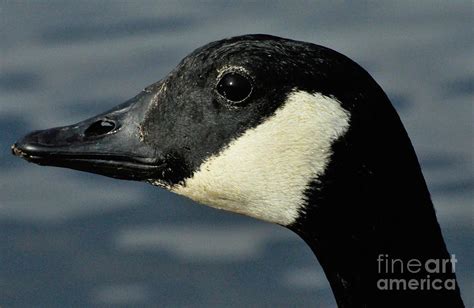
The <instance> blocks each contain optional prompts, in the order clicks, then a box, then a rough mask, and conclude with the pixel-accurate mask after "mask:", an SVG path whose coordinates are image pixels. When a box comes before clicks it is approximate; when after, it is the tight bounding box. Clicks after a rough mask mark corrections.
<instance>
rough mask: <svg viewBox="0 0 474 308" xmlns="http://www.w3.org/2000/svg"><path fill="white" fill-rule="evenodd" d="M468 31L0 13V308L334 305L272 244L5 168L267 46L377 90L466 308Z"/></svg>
mask: <svg viewBox="0 0 474 308" xmlns="http://www.w3.org/2000/svg"><path fill="white" fill-rule="evenodd" d="M230 3H232V4H230ZM473 16H474V15H473V4H472V1H456V0H453V1H347V2H344V1H329V0H328V1H311V2H310V1H308V2H295V1H286V2H283V1H282V2H278V1H271V2H259V3H253V2H243V3H236V2H229V3H224V2H223V1H219V2H181V3H180V2H178V1H168V2H163V1H161V2H160V1H152V2H143V1H140V2H138V1H128V2H125V1H113V2H107V1H97V2H93V1H84V2H79V1H70V2H68V1H42V2H39V1H35V2H34V1H5V0H1V1H0V19H1V20H0V33H1V40H0V46H1V58H0V60H1V74H0V306H2V307H86V306H87V307H102V306H103V307H105V306H130V307H140V306H172V307H184V306H186V307H209V306H227V307H241V306H242V305H245V306H272V307H273V306H301V307H303V306H313V307H314V306H316V307H317V306H320V307H331V306H335V302H334V299H333V296H332V293H331V291H330V289H329V285H328V283H327V282H326V278H325V277H324V273H323V272H322V270H321V268H320V266H319V264H318V263H317V261H316V259H315V257H314V256H313V255H312V253H311V251H310V249H309V248H308V247H307V246H306V245H305V244H304V243H303V241H302V240H301V239H299V238H298V237H297V236H296V235H294V234H292V233H291V232H290V231H288V230H286V229H283V228H281V227H278V226H276V225H270V224H267V223H263V222H259V221H255V220H253V219H250V218H246V217H241V216H238V215H234V214H230V213H225V212H220V211H217V210H213V209H210V208H207V207H204V206H199V205H196V204H193V202H191V201H189V200H186V199H184V198H181V197H178V196H175V195H172V194H170V193H167V192H165V191H163V190H161V189H158V188H156V187H152V186H149V185H146V184H143V183H134V182H122V181H117V180H113V179H108V178H105V177H100V176H96V175H92V174H86V173H81V172H75V171H72V170H66V169H57V168H44V167H38V166H36V165H32V164H27V163H26V162H24V161H22V160H20V159H17V158H14V157H13V156H12V155H11V154H10V145H11V144H12V143H13V142H14V141H15V140H16V139H18V138H19V137H20V136H22V135H23V134H25V133H27V132H29V131H31V130H34V129H42V128H48V127H52V126H61V125H66V124H71V123H74V122H78V121H80V120H82V119H85V118H87V117H90V116H92V115H95V114H97V113H99V112H101V111H105V110H107V109H109V108H111V107H113V106H115V105H117V104H119V103H121V102H123V101H125V100H127V99H128V98H130V97H132V96H134V95H135V94H136V93H138V92H139V91H140V90H141V89H143V88H144V87H145V86H147V85H149V84H151V83H153V82H155V81H157V80H159V79H161V78H162V77H163V76H165V74H167V73H168V72H169V71H170V70H171V69H172V68H173V67H174V66H175V65H176V64H177V63H178V61H179V60H180V59H182V58H183V57H184V56H186V55H187V54H188V53H189V52H191V51H192V50H193V49H195V48H197V47H199V46H201V45H203V44H205V43H208V42H210V41H213V40H217V39H221V38H224V37H228V36H234V35H239V34H246V33H269V34H274V35H278V36H283V37H288V38H293V39H298V40H304V41H310V42H314V43H318V44H321V45H325V46H328V47H330V48H333V49H336V50H338V51H339V52H342V53H343V54H345V55H347V56H349V57H350V58H352V59H354V60H355V61H356V62H358V63H360V64H361V65H362V66H363V67H364V68H366V69H367V70H368V71H369V72H370V74H371V75H372V76H373V77H374V78H375V79H376V80H377V81H378V82H379V83H380V84H381V86H382V88H384V89H385V91H386V92H387V94H388V96H389V97H390V99H391V100H392V102H393V104H394V105H395V107H396V109H397V110H398V112H399V113H400V116H401V118H402V121H403V122H404V124H405V126H406V128H407V130H408V133H409V135H410V136H411V139H412V142H413V144H414V146H415V149H416V151H417V153H418V156H419V159H420V162H421V165H422V167H423V171H424V174H425V176H426V180H427V182H428V185H429V188H430V190H431V193H432V196H433V200H434V204H435V208H436V210H437V214H438V218H439V221H440V224H441V227H442V229H443V232H444V236H445V239H446V242H447V245H448V247H449V250H450V252H451V253H454V254H456V257H457V259H458V260H459V261H458V264H457V266H456V270H457V275H458V278H459V284H460V287H461V290H462V294H463V297H464V301H465V303H466V306H468V307H472V305H474V294H473V292H472V290H474V284H473V281H474V271H473V270H472V269H473V268H474V264H473V263H474V262H473V260H474V253H473V234H474V232H473V231H474V230H473V229H474V227H473V217H474V216H473V202H472V200H473V191H474V177H473V173H472V171H473V169H472V167H473V164H472V153H473V152H472V151H473V126H472V119H473V106H472V102H473V98H474V95H473V94H474V69H473V65H472V63H473V62H472V60H473V57H472V55H473V47H474V46H473V45H474V44H473V37H474V36H473V23H474V18H473ZM407 214H409V213H407Z"/></svg>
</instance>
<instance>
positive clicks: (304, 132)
mask: <svg viewBox="0 0 474 308" xmlns="http://www.w3.org/2000/svg"><path fill="white" fill-rule="evenodd" d="M12 151H13V153H14V154H15V155H17V156H20V157H22V158H24V159H26V160H28V161H30V162H34V163H37V164H40V165H50V166H58V167H66V168H72V169H77V170H81V171H87V172H92V173H97V174H101V175H105V176H109V177H114V178H119V179H127V180H136V181H145V182H149V183H151V184H153V185H156V186H159V187H162V188H165V189H168V190H170V191H172V192H175V193H177V194H181V195H184V196H187V197H189V198H191V199H193V200H195V201H197V202H199V203H203V204H206V205H209V206H212V207H215V208H219V209H224V210H227V211H231V212H236V213H240V214H244V215H248V216H251V217H254V218H258V219H261V220H265V221H269V222H273V223H276V224H280V225H283V226H285V227H287V228H289V229H291V230H293V231H294V232H296V233H297V234H299V235H300V236H301V237H302V238H303V239H304V240H305V241H306V242H307V243H308V245H310V246H311V248H312V250H313V252H314V253H315V255H316V256H317V258H318V260H319V262H320V264H321V266H322V267H323V269H324V271H325V274H326V276H327V278H328V280H329V283H330V285H331V288H332V290H333V292H334V295H335V297H336V301H337V304H338V306H339V307H389V306H390V307H392V306H393V307H401V306H402V305H405V306H408V307H435V306H436V307H463V303H462V299H461V297H460V292H459V288H458V286H457V283H456V280H455V274H454V266H455V263H454V260H452V257H451V256H450V255H449V254H448V251H447V249H446V246H445V244H444V241H443V238H442V235H441V230H440V227H439V225H438V222H437V220H436V216H435V212H434V208H433V205H432V202H431V199H430V195H429V192H428V189H427V186H426V184H425V181H424V178H423V175H422V173H421V170H420V166H419V164H418V160H417V157H416V155H415V152H414V150H413V147H412V145H411V143H410V140H409V138H408V136H407V133H406V131H405V129H404V128H403V125H402V123H401V121H400V119H399V117H398V115H397V113H396V111H395V110H394V108H393V107H392V105H391V104H390V101H389V99H388V98H387V96H386V95H385V93H384V92H383V90H382V89H381V88H380V87H379V86H378V85H377V83H376V82H375V81H374V80H373V79H372V78H371V77H370V75H369V74H368V73H367V72H366V71H365V70H364V69H363V68H361V67H360V66H359V65H358V64H356V63H355V62H353V61H352V60H350V59H348V58H347V57H345V56H343V55H341V54H339V53H337V52H335V51H333V50H331V49H328V48H325V47H322V46H318V45H315V44H311V43H306V42H299V41H293V40H288V39H283V38H278V37H274V36H269V35H245V36H239V37H233V38H229V39H224V40H221V41H217V42H212V43H209V44H207V45H205V46H203V47H201V48H199V49H197V50H195V51H194V52H192V53H191V54H190V55H189V56H187V57H186V58H185V59H183V60H182V61H181V63H180V64H179V65H178V66H177V67H176V69H174V70H173V71H172V72H171V73H170V74H169V75H168V76H166V77H165V78H164V79H162V80H160V81H158V82H157V83H155V84H153V85H151V86H149V87H147V88H146V89H144V90H143V91H142V92H141V93H139V94H138V95H137V96H135V97H134V98H132V99H130V100H129V101H127V102H125V103H124V104H122V105H119V106H117V107H116V108H114V109H112V110H110V111H108V112H105V113H102V114H100V115H98V116H96V117H93V118H90V119H88V120H85V121H83V122H80V123H77V124H74V125H71V126H66V127H59V128H52V129H48V130H42V131H35V132H32V133H30V134H28V135H27V136H25V137H24V138H23V139H21V140H20V141H18V142H17V143H16V144H14V145H13V146H12ZM393 260H395V261H396V262H398V261H399V262H398V263H402V264H405V265H407V264H409V263H410V262H413V263H412V269H415V270H410V268H407V267H404V268H401V267H400V264H398V263H397V264H398V265H397V264H396V265H397V268H396V269H400V270H393V268H391V267H390V266H388V265H393V264H392V263H393ZM397 260H398V261H397ZM411 260H415V261H411ZM430 260H435V261H436V260H437V261H443V262H444V264H447V267H446V268H445V270H444V271H441V270H439V271H431V269H432V268H431V267H430V266H423V265H425V264H431V263H430V262H431V261H430ZM446 260H448V262H446ZM417 262H418V263H420V265H419V266H416V264H415V263H417ZM389 269H392V271H390V270H389ZM390 279H392V280H393V279H395V281H396V283H397V284H402V283H403V282H407V281H408V283H409V285H408V286H407V287H406V290H400V289H393V288H392V287H391V286H388V285H387V283H388V282H387V281H392V280H390ZM402 280H403V281H402ZM422 280H424V281H425V284H426V286H425V287H424V288H423V287H420V284H421V283H422V282H421V281H422ZM410 281H415V282H413V284H411V282H410ZM426 281H429V282H426ZM434 281H436V284H435V283H434ZM448 283H449V284H448ZM415 284H416V288H412V287H413V286H415ZM430 286H431V288H430ZM439 286H442V287H441V288H438V287H439Z"/></svg>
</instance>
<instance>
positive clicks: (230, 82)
mask: <svg viewBox="0 0 474 308" xmlns="http://www.w3.org/2000/svg"><path fill="white" fill-rule="evenodd" d="M217 92H218V93H219V94H220V95H222V96H223V97H225V98H227V99H228V100H230V101H232V102H241V101H243V100H244V99H246V98H247V97H249V95H250V93H252V84H251V82H250V79H249V78H247V77H245V76H243V75H242V74H239V73H227V74H225V75H224V76H222V78H221V80H220V81H219V83H218V84H217Z"/></svg>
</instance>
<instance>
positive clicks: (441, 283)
mask: <svg viewBox="0 0 474 308" xmlns="http://www.w3.org/2000/svg"><path fill="white" fill-rule="evenodd" d="M457 261H458V260H457V259H456V256H455V255H454V254H453V255H451V258H449V259H426V260H419V259H409V260H402V259H395V258H390V256H389V255H387V254H380V255H379V256H378V257H377V265H378V273H379V274H380V275H381V276H385V277H390V276H392V278H381V279H379V280H377V288H378V289H379V290H390V291H392V290H397V291H398V290H454V289H455V288H456V281H455V279H454V277H453V276H450V278H445V279H440V278H439V277H440V276H442V275H443V274H448V275H449V274H450V273H454V272H455V271H456V262H457ZM422 273H426V274H422ZM420 274H422V275H420ZM400 275H403V276H404V277H406V276H410V275H413V276H414V277H416V278H398V277H400ZM405 275H406V276H405ZM394 276H395V277H396V276H398V277H397V278H393V277H394ZM420 276H422V277H420Z"/></svg>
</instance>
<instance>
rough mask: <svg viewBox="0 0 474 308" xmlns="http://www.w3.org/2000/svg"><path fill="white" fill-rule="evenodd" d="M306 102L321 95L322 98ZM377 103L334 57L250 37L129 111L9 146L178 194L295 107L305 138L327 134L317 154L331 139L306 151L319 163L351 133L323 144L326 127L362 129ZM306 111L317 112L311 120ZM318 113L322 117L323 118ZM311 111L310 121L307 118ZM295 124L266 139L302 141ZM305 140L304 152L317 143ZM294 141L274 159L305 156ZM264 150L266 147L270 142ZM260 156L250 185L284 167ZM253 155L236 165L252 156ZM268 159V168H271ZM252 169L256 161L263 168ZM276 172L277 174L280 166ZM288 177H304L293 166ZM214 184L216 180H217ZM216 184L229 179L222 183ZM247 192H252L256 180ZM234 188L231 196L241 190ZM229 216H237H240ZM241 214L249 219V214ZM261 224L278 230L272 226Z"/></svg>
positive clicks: (44, 161)
mask: <svg viewBox="0 0 474 308" xmlns="http://www.w3.org/2000/svg"><path fill="white" fill-rule="evenodd" d="M302 94H304V95H306V94H307V95H313V94H315V95H316V94H317V95H318V97H316V96H311V97H306V96H304V95H303V96H301V95H302ZM298 95H299V96H298ZM305 97H306V98H305ZM373 97H381V98H383V100H386V98H385V96H384V94H383V92H382V91H381V90H380V89H379V87H378V86H377V85H376V83H375V82H374V81H373V80H372V78H370V76H369V75H368V74H367V73H366V72H365V71H364V70H363V69H362V68H361V67H360V66H358V65H357V64H355V63H354V62H353V61H351V60H349V59H348V58H347V57H345V56H343V55H341V54H339V53H337V52H335V51H333V50H330V49H328V48H325V47H322V46H318V45H315V44H311V43H305V42H298V41H293V40H288V39H283V38H278V37H274V36H268V35H245V36H239V37H234V38H229V39H224V40H221V41H217V42H213V43H210V44H207V45H205V46H203V47H201V48H199V49H197V50H195V51H194V52H193V53H191V54H190V55H189V56H187V57H186V58H185V59H183V60H182V61H181V63H180V64H179V65H178V66H177V67H176V69H174V70H173V71H172V72H171V73H170V74H169V75H168V76H166V77H165V78H164V79H162V80H161V81H159V82H157V83H155V84H153V85H151V86H149V87H147V88H146V89H145V90H144V91H143V92H142V93H140V94H138V95H137V96H136V97H135V98H133V99H131V100H129V101H128V102H126V103H124V104H122V105H120V106H118V107H116V108H114V109H113V110H111V111H109V112H106V113H103V114H101V115H98V116H96V117H93V118H91V119H88V120H86V121H83V122H80V123H77V124H74V125H71V126H67V127H60V128H53V129H48V130H43V131H36V132H33V133H31V134H29V135H27V136H25V137H24V138H23V139H21V140H20V141H18V142H17V143H16V144H15V145H14V146H13V152H14V154H15V155H18V156H21V157H22V158H25V159H26V160H28V161H31V162H34V163H38V164H41V165H52V166H59V167H67V168H73V169H78V170H82V171H87V172H92V173H97V174H102V175H106V176H110V177H115V178H121V179H128V180H140V181H149V182H152V183H154V184H156V185H159V186H162V187H166V188H169V189H172V190H173V189H174V188H176V187H177V186H179V185H181V186H186V181H187V179H190V178H193V176H194V175H195V174H196V172H198V171H200V170H201V171H202V168H203V164H204V162H206V161H207V160H209V159H210V158H212V157H216V156H218V155H220V153H222V152H224V150H225V149H227V148H229V145H230V144H232V143H233V142H235V141H236V140H239V138H240V137H241V136H243V135H245V134H247V133H249V132H250V131H252V130H253V129H256V128H257V127H260V126H261V124H262V123H266V122H268V120H269V119H271V118H273V117H274V116H275V114H276V113H277V111H278V110H283V109H285V108H284V106H286V104H287V102H288V101H289V100H291V101H295V100H296V101H297V100H298V99H301V100H302V102H298V101H297V102H294V104H293V105H294V106H293V107H291V108H293V110H287V111H285V112H286V114H288V115H289V116H290V117H291V116H293V115H296V116H302V117H303V118H304V117H306V118H305V119H303V120H304V121H306V122H310V121H313V122H314V124H310V123H306V124H308V125H309V126H308V127H309V129H315V133H316V134H318V133H320V132H321V131H322V132H323V135H322V137H320V138H316V140H315V141H314V143H315V144H317V143H318V142H320V141H321V140H320V139H324V138H329V139H330V140H329V139H328V140H327V141H328V142H329V144H327V145H326V144H325V145H324V146H325V147H327V148H325V149H319V148H317V147H316V148H304V149H303V150H304V151H306V152H307V153H306V154H307V155H313V156H314V153H317V152H318V151H319V152H324V151H326V152H328V153H329V152H330V146H331V145H332V143H333V142H334V141H335V140H336V139H339V137H341V136H340V135H344V133H345V131H346V129H345V128H344V130H341V131H340V132H333V133H334V134H333V135H334V136H332V135H331V136H328V134H329V133H326V134H324V133H325V132H324V130H325V129H327V127H325V126H324V125H326V126H328V125H329V126H331V125H333V124H334V125H336V126H337V125H339V124H340V125H342V124H341V123H339V122H338V121H339V119H338V118H337V116H340V117H344V121H346V122H347V123H346V124H348V123H349V122H351V126H358V125H359V124H360V123H362V122H363V121H365V122H364V123H369V122H371V121H372V120H371V119H372V118H373V114H374V111H373V110H372V107H373V106H372V104H371V103H368V102H372V101H374V99H373ZM324 99H327V100H329V101H333V102H337V103H336V104H335V105H337V107H338V110H339V111H340V112H341V113H340V114H339V115H337V114H335V113H334V111H331V110H325V109H326V105H325V104H326V102H324ZM310 100H320V104H322V105H321V106H320V107H315V106H316V105H314V104H313V103H312V102H309V101H310ZM303 101H304V102H303ZM388 105H389V104H388ZM308 108H310V109H311V110H309V111H308V110H307V109H308ZM314 108H322V109H324V110H323V111H322V112H318V110H316V109H314ZM334 108H336V106H334ZM313 109H314V110H313ZM376 109H377V108H376ZM313 111H314V112H315V114H314V115H312V114H311V112H313ZM325 112H326V113H325ZM300 113H301V115H299V114H300ZM288 115H286V116H288ZM313 116H314V117H313ZM280 117H283V115H282V116H280ZM312 117H313V118H314V120H313V118H312ZM318 117H322V118H324V117H326V118H324V119H323V120H324V121H326V122H328V121H330V123H326V122H324V123H323V124H321V125H323V126H322V127H319V130H318V127H317V125H319V124H318V121H317V119H316V118H318ZM328 117H333V118H328ZM361 119H362V120H363V121H362V120H361ZM367 119H368V120H367ZM293 120H294V121H293V122H292V123H290V122H285V119H283V120H282V119H280V120H279V121H280V122H279V123H280V124H279V125H280V128H281V129H280V131H278V132H276V131H275V132H273V133H267V132H264V133H263V134H267V135H269V137H268V138H273V140H275V139H281V138H280V137H279V136H283V135H284V136H283V137H285V138H287V137H288V136H286V135H287V133H292V134H290V135H291V136H290V137H288V138H290V139H291V138H293V139H295V140H296V139H298V138H299V137H298V134H301V133H305V131H304V129H307V128H306V126H305V125H304V123H301V122H298V121H299V120H295V119H293ZM303 120H302V121H303ZM321 121H322V120H321ZM372 122H373V121H372ZM268 125H269V126H271V124H268ZM364 125H366V124H364ZM314 126H316V127H314ZM366 126H367V125H366ZM369 126H370V125H369ZM269 129H270V130H271V129H272V128H269ZM331 129H332V128H331ZM302 130H303V132H301V131H302ZM308 133H309V132H308ZM272 134H273V135H272ZM331 134H332V132H331ZM316 137H317V136H316ZM258 138H262V137H258ZM308 138H309V137H308ZM308 138H307V140H304V142H303V143H312V142H313V141H312V140H309V139H308ZM290 139H288V140H278V142H279V143H280V147H279V148H277V149H276V150H275V151H283V150H291V149H292V148H297V147H298V146H299V145H298V144H295V140H293V139H291V140H290ZM258 140H259V139H258ZM292 140H293V141H292ZM259 142H260V143H261V144H263V143H265V142H267V143H268V142H269V140H263V141H262V140H260V141H259ZM254 143H255V142H254ZM274 143H275V142H273V141H272V144H274ZM300 143H301V142H300ZM346 144H347V143H346ZM318 146H319V145H318ZM266 148H267V149H269V148H271V146H267V147H266ZM247 149H248V151H253V152H252V153H256V152H258V151H260V150H259V149H254V148H251V147H247ZM282 149H283V150H282ZM304 151H302V152H304ZM260 152H261V153H260V154H261V155H260V156H258V158H255V157H254V158H253V162H252V164H253V165H252V164H249V165H245V164H241V165H242V166H245V167H247V168H252V169H254V170H248V171H249V175H250V174H251V173H252V172H259V171H261V173H262V172H263V173H265V172H267V173H268V172H270V171H262V170H260V169H259V168H263V167H262V165H265V164H272V163H273V164H275V163H277V164H287V162H285V161H281V159H280V158H272V157H273V154H272V153H267V152H265V151H260ZM313 152H314V153H313ZM252 153H240V154H239V155H240V156H252V155H253V154H252ZM306 154H305V155H306ZM289 155H290V156H291V155H292V154H289ZM270 156H271V157H270ZM316 156H317V155H316ZM326 156H329V154H328V155H325V156H324V157H323V158H324V159H325V160H326V159H328V157H326ZM266 159H268V162H265V160H266ZM272 159H273V162H272ZM278 159H280V160H278ZM288 159H289V160H291V159H293V160H296V159H303V158H301V157H295V158H291V157H289V158H288ZM304 159H308V158H307V157H306V158H304ZM314 159H315V160H317V159H318V158H317V157H316V158H314ZM276 160H278V161H276ZM256 161H259V165H258V166H256ZM237 164H238V163H237ZM294 164H295V166H297V165H298V164H299V162H298V161H294ZM304 164H305V163H301V164H299V165H301V166H304ZM325 164H327V162H326V161H324V162H323V161H321V162H319V165H320V166H319V167H318V168H319V169H322V170H319V169H318V170H316V171H317V172H319V173H322V172H323V171H324V170H323V169H324V167H325ZM207 167H209V166H207ZM272 168H274V169H276V170H278V169H279V166H273V167H272ZM289 168H293V169H292V170H294V172H298V170H297V168H296V167H294V166H293V167H292V165H291V164H289ZM295 168H296V169H295ZM314 168H316V167H314ZM314 168H313V169H314ZM221 169H222V168H221ZM231 169H232V168H228V170H227V171H229V170H231ZM309 169H311V168H309ZM285 170H286V169H285V168H282V169H281V171H280V173H275V174H265V176H264V177H263V178H261V179H259V180H260V181H266V182H267V184H265V185H264V186H265V187H267V186H271V185H288V184H289V183H283V182H278V183H272V182H271V180H270V177H280V178H281V177H282V176H283V173H285V172H286V173H292V172H293V171H285ZM311 170H312V169H311ZM313 171H314V170H313ZM316 171H314V172H316ZM272 172H273V171H272ZM316 175H319V174H308V175H305V177H308V178H307V179H306V178H305V181H306V182H305V183H304V185H307V184H308V183H307V182H309V181H310V180H311V179H314V177H315V176H316ZM208 176H216V175H214V174H213V173H212V174H211V175H208ZM217 176H219V177H224V175H222V174H218V175H217ZM242 177H243V175H242ZM283 177H284V176H283ZM242 179H243V178H242ZM214 180H217V177H216V179H214ZM238 180H240V179H235V181H238ZM205 181H208V180H207V179H206V180H205ZM201 182H202V181H201ZM248 182H249V183H250V184H249V185H252V180H251V179H248ZM201 184H202V185H204V186H202V185H201V186H198V187H199V188H195V189H194V190H196V189H201V188H202V189H204V190H206V189H208V187H207V188H206V187H205V186H206V185H208V184H209V183H207V182H206V183H204V184H203V183H201ZM229 185H231V186H232V185H233V186H235V183H231V184H229ZM262 185H263V184H262ZM298 185H300V184H298ZM301 185H302V184H301ZM301 185H300V186H301ZM188 186H189V185H188ZM254 186H255V187H259V186H258V185H254ZM298 189H302V188H301V187H298ZM175 191H176V192H178V193H183V194H186V195H188V196H191V197H192V198H193V199H195V200H198V201H202V202H206V201H207V199H206V198H205V197H202V196H201V197H196V196H195V192H193V193H189V192H183V191H179V189H176V190H175ZM244 193H245V191H244ZM249 194H250V195H251V193H249ZM219 198H220V199H223V200H225V199H226V198H227V197H226V196H223V195H220V196H219ZM258 198H260V199H262V198H264V197H262V196H258V197H257V199H258ZM221 201H222V200H221ZM240 201H242V200H239V202H240ZM210 203H212V202H210ZM218 203H219V202H218ZM216 206H217V207H220V205H216ZM231 210H235V211H238V212H239V210H236V209H234V208H232V209H231ZM258 211H260V210H258ZM243 212H244V213H246V214H248V211H243ZM259 215H260V214H258V213H257V214H252V216H257V217H258V216H259ZM264 219H267V220H271V221H275V222H281V221H279V220H278V219H273V218H268V217H267V218H264Z"/></svg>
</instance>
